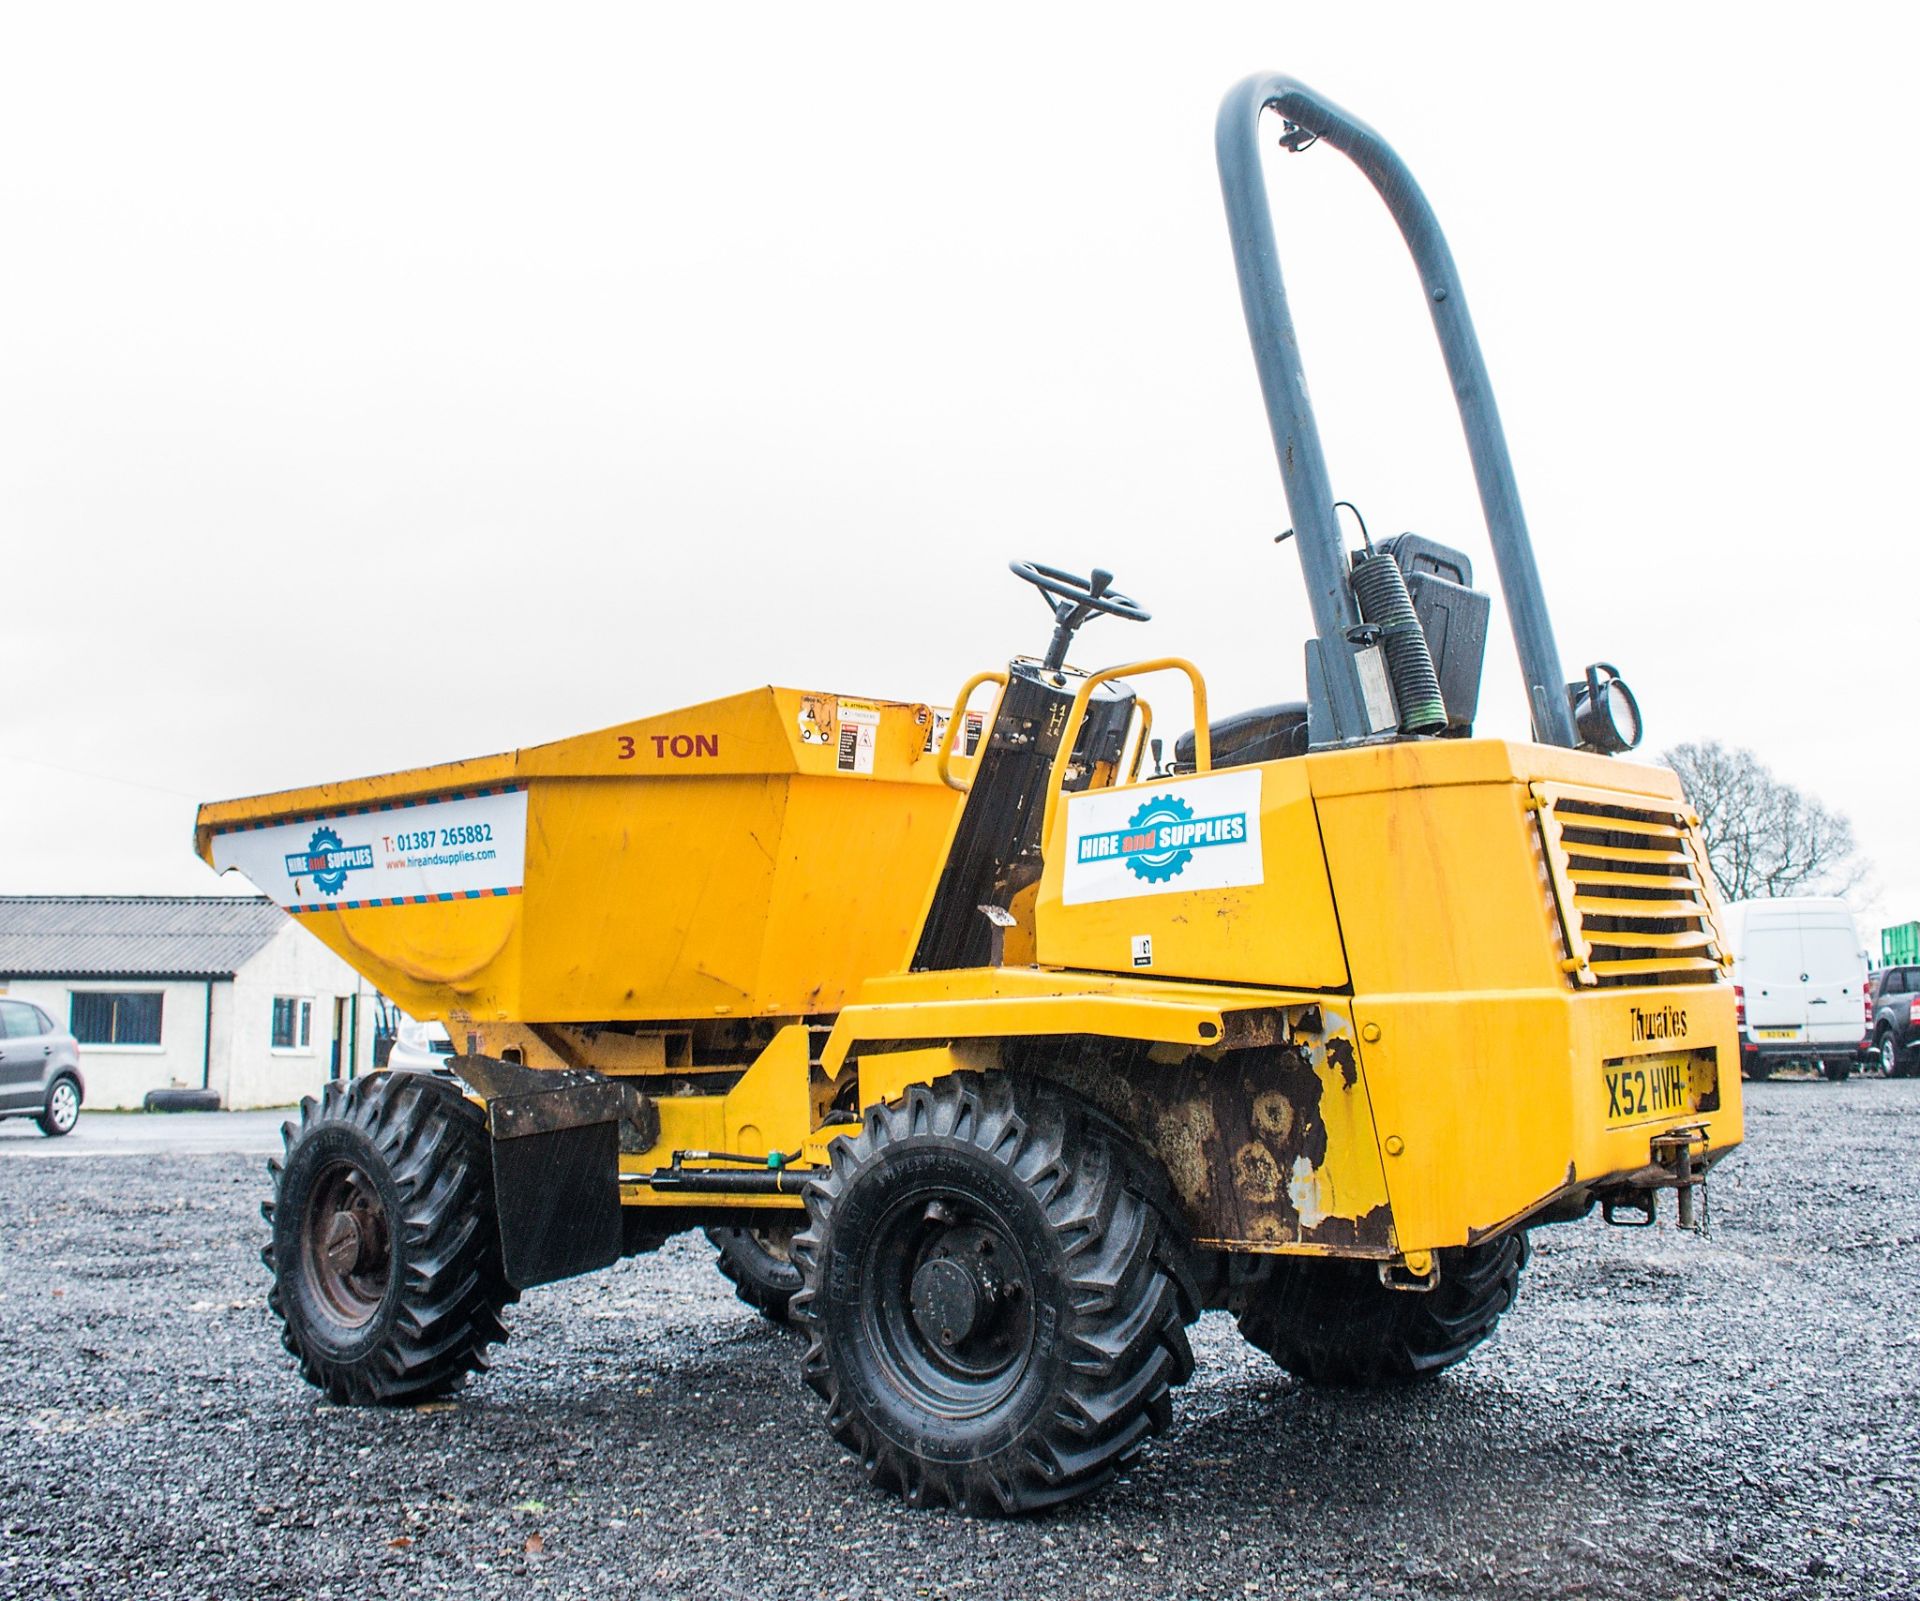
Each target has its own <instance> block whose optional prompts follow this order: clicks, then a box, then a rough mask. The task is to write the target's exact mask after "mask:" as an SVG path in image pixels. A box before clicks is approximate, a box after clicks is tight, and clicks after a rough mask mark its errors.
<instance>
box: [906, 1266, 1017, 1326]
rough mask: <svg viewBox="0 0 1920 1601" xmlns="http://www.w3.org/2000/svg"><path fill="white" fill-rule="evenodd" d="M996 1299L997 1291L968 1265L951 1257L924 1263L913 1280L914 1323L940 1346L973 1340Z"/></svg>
mask: <svg viewBox="0 0 1920 1601" xmlns="http://www.w3.org/2000/svg"><path fill="white" fill-rule="evenodd" d="M995 1299H996V1292H995V1287H993V1286H990V1285H988V1284H987V1283H985V1282H984V1281H983V1280H982V1279H981V1277H980V1276H979V1275H978V1274H977V1273H974V1272H972V1271H971V1270H970V1265H969V1264H968V1263H966V1262H964V1261H955V1260H954V1258H952V1257H950V1256H936V1257H935V1258H934V1259H933V1260H932V1261H930V1262H925V1263H922V1264H921V1267H920V1271H919V1272H918V1273H916V1274H914V1276H913V1321H914V1322H915V1324H917V1325H918V1326H919V1329H920V1332H921V1333H922V1334H924V1335H925V1336H926V1337H927V1338H928V1339H929V1340H934V1341H937V1342H938V1343H939V1344H941V1345H945V1346H951V1345H957V1344H960V1343H962V1342H964V1341H966V1340H969V1339H971V1338H972V1337H973V1332H974V1330H975V1329H976V1328H978V1327H979V1325H980V1323H981V1321H982V1318H983V1316H984V1315H985V1314H987V1313H989V1312H990V1311H991V1310H992V1308H993V1302H994V1300H995Z"/></svg>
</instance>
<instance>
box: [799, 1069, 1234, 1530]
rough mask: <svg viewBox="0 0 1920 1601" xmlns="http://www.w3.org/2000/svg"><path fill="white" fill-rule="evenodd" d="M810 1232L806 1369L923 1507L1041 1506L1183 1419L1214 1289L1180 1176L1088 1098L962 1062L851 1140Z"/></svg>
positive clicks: (881, 1467) (835, 1164) (803, 1265)
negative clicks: (1154, 1160)
mask: <svg viewBox="0 0 1920 1601" xmlns="http://www.w3.org/2000/svg"><path fill="white" fill-rule="evenodd" d="M807 1209H808V1214H809V1223H808V1228H807V1231H806V1232H805V1233H803V1234H801V1235H800V1236H799V1237H798V1238H797V1239H796V1240H795V1241H794V1248H795V1254H796V1255H797V1257H798V1259H799V1262H800V1270H801V1275H802V1279H803V1287H802V1289H801V1291H800V1293H799V1295H797V1296H796V1297H794V1303H793V1310H794V1314H795V1316H796V1318H797V1319H798V1320H799V1321H800V1323H801V1324H802V1326H803V1327H804V1328H805V1330H806V1332H807V1333H808V1335H809V1337H810V1343H809V1345H808V1349H807V1354H806V1358H805V1363H804V1369H803V1371H804V1372H805V1375H806V1379H807V1382H808V1383H809V1384H810V1385H812V1387H813V1388H814V1390H816V1391H817V1392H818V1393H819V1394H820V1396H821V1397H822V1398H823V1399H824V1400H825V1401H826V1403H827V1427H828V1428H829V1430H830V1431H831V1432H832V1434H833V1436H834V1438H835V1439H837V1440H839V1441H840V1443H841V1444H842V1445H844V1446H846V1447H847V1448H848V1449H849V1450H850V1451H852V1452H853V1453H854V1455H855V1456H856V1457H858V1458H859V1460H860V1463H861V1465H862V1466H863V1467H864V1468H865V1470H866V1473H867V1477H868V1478H869V1479H870V1480H871V1481H872V1482H873V1483H875V1484H877V1485H879V1486H881V1487H883V1488H886V1489H890V1490H893V1491H895V1492H896V1493H898V1494H899V1495H900V1496H901V1497H903V1498H904V1499H905V1500H906V1501H907V1503H908V1504H909V1505H911V1506H951V1507H954V1508H956V1509H957V1510H959V1511H961V1512H968V1513H991V1512H1003V1513H1018V1512H1030V1511H1033V1510H1035V1509H1037V1508H1040V1507H1045V1506H1050V1505H1053V1504H1056V1503H1058V1502H1062V1501H1068V1500H1071V1499H1073V1498H1074V1497H1076V1496H1080V1495H1084V1494H1085V1493H1087V1492H1088V1491H1090V1490H1093V1489H1096V1488H1098V1487H1099V1486H1100V1485H1101V1484H1104V1483H1105V1482H1106V1481H1107V1480H1108V1479H1110V1478H1112V1477H1113V1475H1114V1474H1115V1472H1117V1471H1118V1470H1119V1468H1120V1467H1121V1466H1122V1465H1123V1464H1125V1463H1126V1462H1127V1461H1128V1460H1130V1459H1131V1458H1132V1457H1133V1456H1134V1455H1135V1454H1136V1453H1137V1452H1138V1451H1139V1450H1140V1448H1141V1446H1142V1445H1143V1444H1144V1443H1145V1442H1146V1439H1147V1437H1148V1436H1149V1435H1151V1434H1154V1433H1157V1432H1159V1431H1160V1430H1162V1429H1164V1428H1166V1426H1167V1425H1168V1423H1169V1422H1170V1421H1171V1419H1172V1412H1173V1402H1172V1390H1173V1386H1175V1385H1176V1384H1181V1383H1184V1382H1185V1381H1186V1379H1187V1378H1188V1376H1189V1375H1190V1374H1191V1373H1192V1371H1193V1356H1192V1353H1191V1352H1190V1351H1189V1349H1188V1346H1187V1333H1186V1329H1187V1325H1188V1324H1189V1323H1191V1322H1192V1321H1193V1319H1194V1317H1195V1315H1196V1313H1197V1297H1196V1294H1195V1291H1194V1287H1193V1282H1192V1278H1191V1276H1190V1272H1189V1267H1188V1263H1187V1255H1188V1250H1187V1244H1186V1240H1185V1238H1184V1232H1183V1230H1182V1229H1181V1227H1180V1225H1179V1224H1178V1223H1177V1222H1176V1221H1175V1220H1174V1212H1173V1208H1172V1204H1171V1201H1170V1199H1169V1197H1168V1195H1167V1192H1166V1189H1165V1186H1164V1182H1163V1181H1162V1180H1160V1178H1159V1176H1158V1172H1157V1170H1156V1169H1154V1168H1153V1167H1152V1165H1151V1163H1149V1162H1148V1161H1147V1160H1146V1158H1145V1157H1143V1156H1142V1155H1140V1154H1139V1153H1138V1152H1137V1151H1136V1150H1135V1149H1134V1147H1133V1146H1132V1145H1131V1143H1130V1142H1129V1141H1128V1140H1127V1138H1126V1136H1125V1134H1124V1133H1123V1132H1122V1131H1121V1130H1120V1129H1119V1128H1118V1127H1116V1126H1115V1125H1113V1124H1111V1123H1109V1122H1108V1121H1107V1120H1106V1119H1105V1118H1103V1117H1101V1116H1100V1115H1099V1114H1098V1113H1097V1112H1095V1111H1093V1110H1092V1109H1091V1108H1090V1107H1087V1106H1085V1105H1084V1104H1082V1103H1081V1102H1079V1101H1077V1100H1074V1099H1072V1098H1070V1097H1068V1096H1065V1095H1062V1094H1060V1093H1058V1092H1056V1091H1054V1090H1052V1089H1049V1088H1047V1087H1045V1086H1043V1085H1040V1084H1038V1083H1035V1082H1033V1081H1029V1080H1013V1081H1009V1080H1008V1079H1007V1078H1005V1077H1004V1076H1002V1075H1000V1074H988V1075H980V1074H972V1073H961V1074H955V1075H953V1076H952V1077H950V1078H945V1079H942V1080H940V1081H939V1082H938V1083H936V1084H934V1085H933V1086H932V1087H931V1088H929V1087H927V1086H925V1085H915V1086H913V1087H912V1088H910V1089H909V1090H908V1091H907V1093H906V1095H905V1097H904V1098H903V1099H901V1100H899V1101H896V1102H894V1103H892V1104H890V1105H883V1106H875V1107H872V1108H870V1109H869V1110H868V1112H867V1114H866V1119H865V1123H864V1125H863V1127H862V1128H861V1131H860V1133H859V1134H858V1135H857V1136H854V1137H852V1138H842V1139H838V1140H835V1141H834V1143H833V1146H832V1148H831V1165H830V1167H829V1168H828V1169H827V1170H826V1171H825V1173H824V1174H823V1175H822V1176H821V1177H820V1178H819V1179H818V1180H817V1181H816V1183H815V1185H814V1187H813V1189H812V1190H811V1191H810V1193H809V1195H808V1200H807Z"/></svg>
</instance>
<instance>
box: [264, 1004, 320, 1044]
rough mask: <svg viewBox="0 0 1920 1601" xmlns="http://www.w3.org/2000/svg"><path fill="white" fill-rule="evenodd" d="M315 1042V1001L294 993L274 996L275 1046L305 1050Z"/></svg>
mask: <svg viewBox="0 0 1920 1601" xmlns="http://www.w3.org/2000/svg"><path fill="white" fill-rule="evenodd" d="M312 1043H313V1002H312V1001H303V1000H301V999H299V997H297V996H293V995H276V996H274V998H273V1048H274V1049H275V1050H276V1051H293V1050H300V1051H304V1050H306V1049H307V1047H308V1046H310V1045H311V1044H312Z"/></svg>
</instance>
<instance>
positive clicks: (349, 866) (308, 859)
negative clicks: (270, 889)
mask: <svg viewBox="0 0 1920 1601" xmlns="http://www.w3.org/2000/svg"><path fill="white" fill-rule="evenodd" d="M372 868H373V847H372V846H371V845H348V844H345V843H344V842H343V841H342V840H341V838H340V836H339V835H338V834H336V833H335V832H334V831H333V830H332V829H331V828H316V829H315V830H314V831H313V838H312V839H311V840H310V841H308V844H307V848H306V849H305V850H304V851H296V852H294V853H293V854H292V855H291V856H289V857H288V858H287V877H288V878H293V879H300V878H310V879H312V880H313V883H314V887H315V888H316V889H318V890H319V891H320V893H321V894H323V895H338V894H339V893H340V891H341V890H343V889H345V888H346V887H347V875H348V874H349V873H357V872H360V871H361V870H362V869H366V870H368V871H371V870H372Z"/></svg>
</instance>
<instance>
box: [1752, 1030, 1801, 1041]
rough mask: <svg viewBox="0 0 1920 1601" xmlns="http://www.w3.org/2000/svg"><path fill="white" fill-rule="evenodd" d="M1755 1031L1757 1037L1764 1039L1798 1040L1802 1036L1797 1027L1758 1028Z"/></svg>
mask: <svg viewBox="0 0 1920 1601" xmlns="http://www.w3.org/2000/svg"><path fill="white" fill-rule="evenodd" d="M1753 1032H1754V1037H1755V1038H1756V1039H1763V1040H1797V1039H1798V1038H1799V1037H1800V1030H1799V1029H1797V1028H1756V1029H1755V1030H1754V1031H1753Z"/></svg>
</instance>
